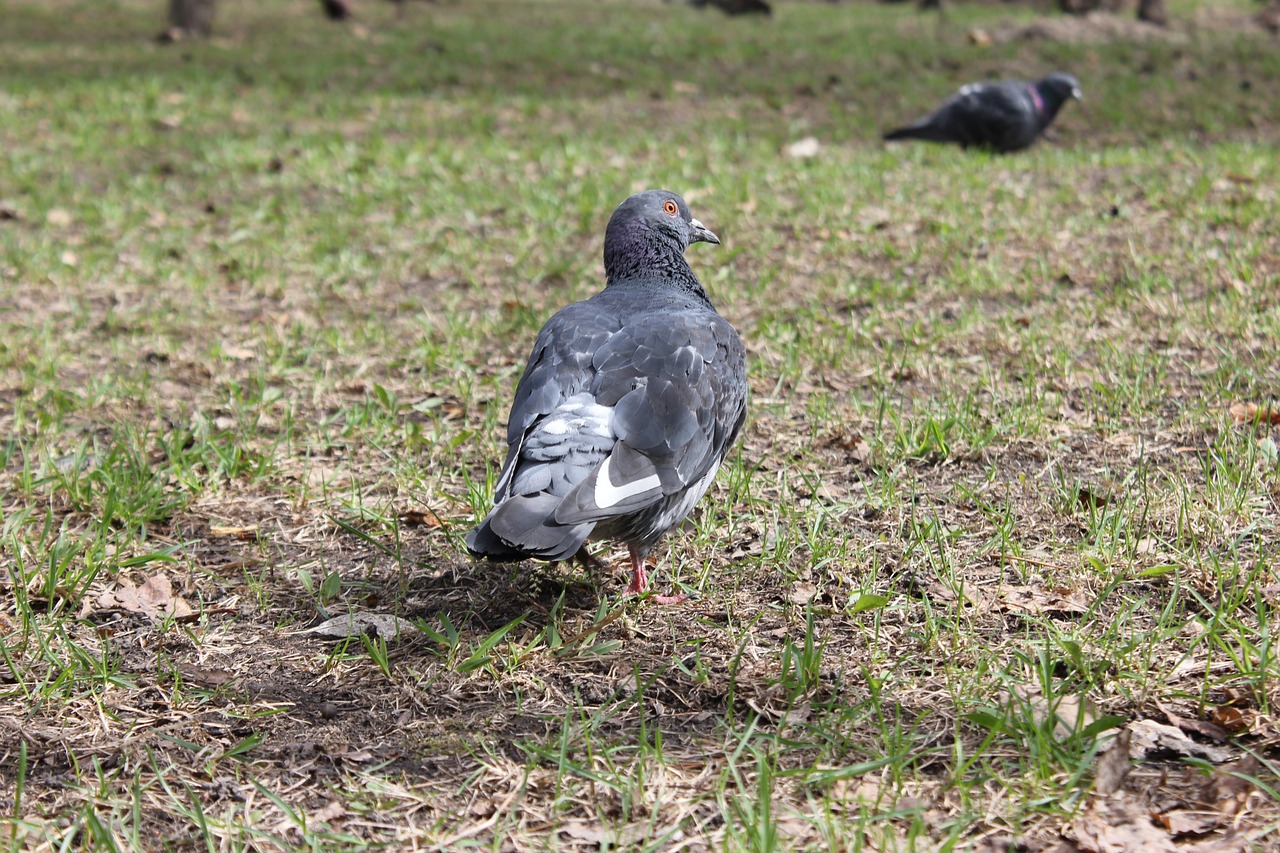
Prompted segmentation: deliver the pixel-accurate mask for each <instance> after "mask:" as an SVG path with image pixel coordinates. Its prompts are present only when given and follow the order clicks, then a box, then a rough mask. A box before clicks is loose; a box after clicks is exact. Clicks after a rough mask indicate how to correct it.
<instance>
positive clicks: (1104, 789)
mask: <svg viewBox="0 0 1280 853" xmlns="http://www.w3.org/2000/svg"><path fill="white" fill-rule="evenodd" d="M1130 738H1132V734H1130V732H1129V730H1128V729H1127V728H1125V729H1121V730H1120V733H1119V734H1117V735H1116V737H1115V740H1113V741H1112V742H1111V745H1110V746H1108V747H1107V748H1106V749H1105V750H1103V752H1102V754H1101V755H1099V756H1098V768H1097V770H1096V771H1095V773H1094V783H1093V789H1094V790H1095V791H1097V792H1098V793H1099V794H1114V793H1115V792H1116V791H1119V790H1120V789H1121V788H1123V787H1124V780H1125V779H1126V778H1127V777H1128V776H1129V770H1130V765H1129V740H1130Z"/></svg>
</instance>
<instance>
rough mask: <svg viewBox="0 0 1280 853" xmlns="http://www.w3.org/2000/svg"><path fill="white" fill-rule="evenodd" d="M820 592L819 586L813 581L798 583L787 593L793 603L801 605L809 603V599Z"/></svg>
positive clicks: (788, 598)
mask: <svg viewBox="0 0 1280 853" xmlns="http://www.w3.org/2000/svg"><path fill="white" fill-rule="evenodd" d="M817 594H818V587H816V586H815V585H813V584H811V583H798V584H796V585H795V586H793V587H791V592H789V593H787V600H788V601H790V602H791V603H792V604H799V605H801V606H803V605H805V604H808V603H809V601H810V600H811V599H812V598H813V597H814V596H815V595H817Z"/></svg>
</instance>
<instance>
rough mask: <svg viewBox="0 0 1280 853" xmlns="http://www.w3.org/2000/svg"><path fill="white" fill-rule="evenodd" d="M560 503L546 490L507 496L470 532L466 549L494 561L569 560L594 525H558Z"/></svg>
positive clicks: (473, 554)
mask: <svg viewBox="0 0 1280 853" xmlns="http://www.w3.org/2000/svg"><path fill="white" fill-rule="evenodd" d="M559 503H560V499H559V498H557V497H555V496H554V495H549V494H546V493H542V494H536V495H517V496H515V497H510V498H507V499H506V500H505V501H503V502H502V503H501V504H499V505H498V506H496V507H494V509H493V512H491V513H489V515H488V517H487V518H485V520H484V521H483V522H481V524H480V526H479V527H477V528H476V529H475V530H473V531H471V533H469V534H467V538H466V544H467V550H468V551H470V552H471V554H472V556H475V557H483V558H485V559H489V560H493V561H495V562H513V561H515V560H523V559H525V558H526V557H534V558H537V559H539V560H567V559H569V558H570V557H572V556H573V555H574V554H576V553H578V549H579V548H581V547H582V546H583V544H584V543H586V541H587V537H588V536H589V535H590V534H591V531H592V530H593V529H595V524H594V523H587V524H569V525H565V524H557V523H556V520H555V510H556V506H557V505H558V504H559Z"/></svg>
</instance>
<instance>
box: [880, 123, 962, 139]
mask: <svg viewBox="0 0 1280 853" xmlns="http://www.w3.org/2000/svg"><path fill="white" fill-rule="evenodd" d="M898 139H921V140H924V141H925V142H955V141H956V138H955V135H954V134H952V133H949V132H948V131H946V130H944V129H943V128H940V127H938V126H937V125H933V124H912V125H908V126H907V127H900V128H898V129H897V130H891V131H889V132H888V133H886V134H885V135H884V140H885V142H893V141H894V140H898Z"/></svg>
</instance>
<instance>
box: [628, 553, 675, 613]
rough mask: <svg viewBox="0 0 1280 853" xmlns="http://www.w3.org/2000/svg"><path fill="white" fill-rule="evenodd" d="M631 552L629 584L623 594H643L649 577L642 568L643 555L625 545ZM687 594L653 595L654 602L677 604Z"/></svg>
mask: <svg viewBox="0 0 1280 853" xmlns="http://www.w3.org/2000/svg"><path fill="white" fill-rule="evenodd" d="M627 550H628V551H630V552H631V584H630V585H629V586H628V587H627V591H626V592H625V593H623V594H624V595H643V594H644V591H645V588H646V587H647V586H648V585H649V577H648V575H647V574H646V573H645V570H644V555H643V554H642V553H641V552H640V551H638V550H636V549H635V548H634V547H631V546H627ZM688 597H689V596H687V595H653V596H651V599H652V600H653V603H654V604H679V603H680V602H682V601H684V600H685V599H687V598H688Z"/></svg>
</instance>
